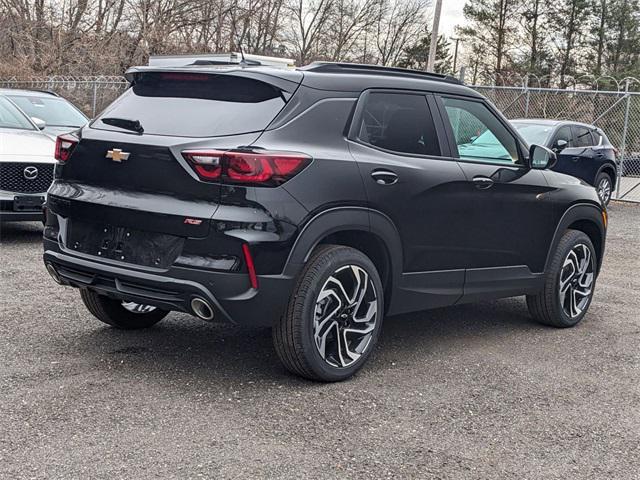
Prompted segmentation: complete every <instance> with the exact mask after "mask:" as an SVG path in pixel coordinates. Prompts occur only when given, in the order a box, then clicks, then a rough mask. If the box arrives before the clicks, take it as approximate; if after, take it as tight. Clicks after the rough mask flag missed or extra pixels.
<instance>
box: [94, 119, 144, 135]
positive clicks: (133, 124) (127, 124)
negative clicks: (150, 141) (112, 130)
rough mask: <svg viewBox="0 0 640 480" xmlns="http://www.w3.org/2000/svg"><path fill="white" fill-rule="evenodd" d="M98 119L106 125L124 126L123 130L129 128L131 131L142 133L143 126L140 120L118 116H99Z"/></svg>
mask: <svg viewBox="0 0 640 480" xmlns="http://www.w3.org/2000/svg"><path fill="white" fill-rule="evenodd" d="M100 121H101V122H102V123H106V124H107V125H113V126H114V127H118V128H124V129H125V130H131V131H132V132H137V133H143V132H144V128H142V124H141V123H140V120H129V119H128V118H118V117H106V118H101V119H100Z"/></svg>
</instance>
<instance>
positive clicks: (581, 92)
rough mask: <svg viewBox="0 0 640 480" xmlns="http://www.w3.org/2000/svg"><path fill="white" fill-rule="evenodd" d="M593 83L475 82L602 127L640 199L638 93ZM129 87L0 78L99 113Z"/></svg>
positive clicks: (542, 113) (109, 81)
mask: <svg viewBox="0 0 640 480" xmlns="http://www.w3.org/2000/svg"><path fill="white" fill-rule="evenodd" d="M594 85H595V89H592V90H588V89H578V88H573V89H553V88H532V87H530V86H527V84H526V82H524V83H522V85H521V86H516V87H504V86H475V87H472V88H474V89H475V90H477V91H478V92H480V93H482V94H483V95H485V96H486V97H488V98H489V99H490V100H491V101H492V102H493V103H494V104H495V105H496V106H497V107H498V108H499V109H500V110H501V111H502V112H504V114H505V115H506V116H507V117H508V118H511V119H514V118H548V119H557V120H572V121H579V122H584V123H589V124H594V125H597V126H598V127H600V128H602V129H603V130H604V131H605V133H606V134H607V136H608V137H609V140H610V141H611V143H612V144H613V145H614V146H615V147H616V148H617V150H618V153H619V154H618V159H619V160H618V162H619V163H618V180H617V182H616V191H615V192H614V198H616V199H619V200H629V201H636V202H640V93H633V92H629V82H626V84H620V88H621V90H619V91H601V90H598V89H597V87H598V83H597V82H596V83H595V84H594ZM127 87H128V83H127V81H126V80H125V79H124V77H120V76H112V77H108V76H99V77H67V76H53V77H47V78H27V79H22V78H20V79H18V78H11V79H4V80H2V79H0V88H25V89H33V90H47V91H52V92H55V93H57V94H58V95H60V96H62V97H64V98H66V99H68V100H70V101H71V102H73V103H74V104H75V105H76V106H78V107H79V108H80V109H81V110H82V111H84V113H85V114H86V115H87V116H89V117H95V116H96V114H98V113H99V112H100V111H102V110H103V109H104V108H105V107H107V105H109V104H110V103H111V102H112V101H114V100H115V99H116V98H117V97H118V96H119V95H120V94H121V93H122V92H124V91H125V90H126V88H127Z"/></svg>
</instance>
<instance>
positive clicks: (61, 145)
mask: <svg viewBox="0 0 640 480" xmlns="http://www.w3.org/2000/svg"><path fill="white" fill-rule="evenodd" d="M77 144H78V138H77V137H74V136H73V135H68V134H67V135H60V136H59V137H58V138H56V152H55V158H56V160H58V161H59V162H60V163H65V162H66V161H67V160H69V158H70V157H71V154H72V153H73V150H74V149H75V148H76V145H77Z"/></svg>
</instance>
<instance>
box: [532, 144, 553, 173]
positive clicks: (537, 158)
mask: <svg viewBox="0 0 640 480" xmlns="http://www.w3.org/2000/svg"><path fill="white" fill-rule="evenodd" d="M557 160H558V157H557V156H556V154H555V152H554V151H553V150H549V149H548V148H547V147H543V146H542V145H531V148H530V149H529V167H530V168H535V169H536V170H544V169H545V168H553V166H554V165H555V164H556V162H557Z"/></svg>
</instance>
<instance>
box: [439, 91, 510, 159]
mask: <svg viewBox="0 0 640 480" xmlns="http://www.w3.org/2000/svg"><path fill="white" fill-rule="evenodd" d="M442 101H443V103H444V106H445V109H446V111H447V116H448V119H449V123H450V124H451V129H452V130H453V136H454V139H455V142H456V145H457V146H458V154H459V156H460V158H461V159H463V160H471V161H477V162H489V163H493V162H504V163H518V162H519V155H518V144H517V141H516V139H515V137H514V136H513V135H512V134H511V132H509V130H508V129H507V128H506V127H505V126H504V125H503V124H502V122H500V120H499V119H498V117H496V116H495V115H494V114H493V112H491V110H489V109H488V108H487V106H486V105H484V104H483V103H481V102H474V101H470V100H460V99H457V98H443V99H442Z"/></svg>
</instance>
